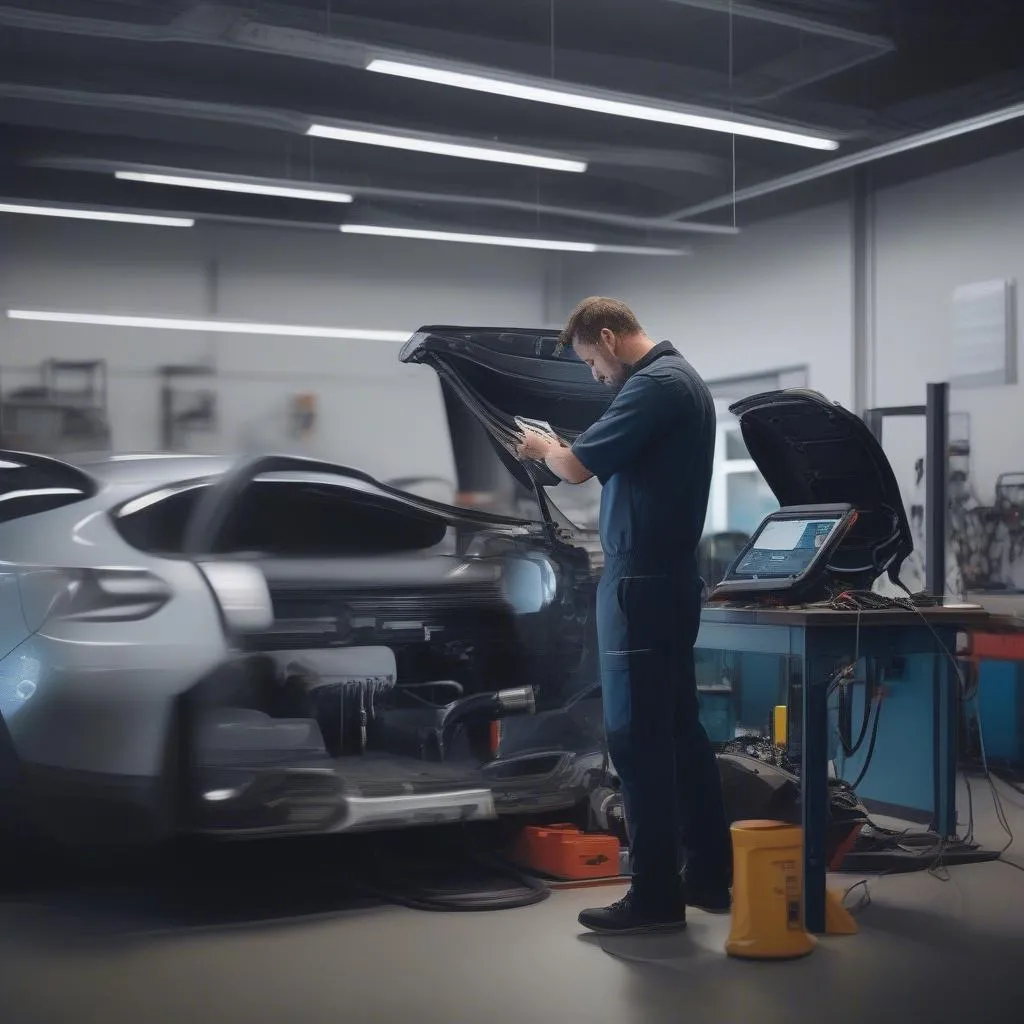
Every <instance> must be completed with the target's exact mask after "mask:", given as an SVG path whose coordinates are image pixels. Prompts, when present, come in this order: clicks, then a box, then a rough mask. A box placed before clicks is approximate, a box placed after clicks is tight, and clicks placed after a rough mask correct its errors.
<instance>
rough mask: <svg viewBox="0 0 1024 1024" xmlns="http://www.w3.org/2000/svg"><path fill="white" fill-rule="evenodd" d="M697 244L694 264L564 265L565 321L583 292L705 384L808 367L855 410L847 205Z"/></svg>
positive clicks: (813, 381)
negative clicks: (669, 346) (628, 315)
mask: <svg viewBox="0 0 1024 1024" xmlns="http://www.w3.org/2000/svg"><path fill="white" fill-rule="evenodd" d="M694 238H695V242H694V246H695V252H694V255H693V256H690V257H682V258H667V257H665V258H655V257H613V256H600V257H572V258H567V259H565V260H564V261H563V264H562V269H561V282H560V295H561V310H560V314H565V313H567V312H568V310H569V309H571V308H572V306H573V305H575V303H576V302H577V301H578V300H580V299H582V298H585V297H586V296H587V295H595V294H596V295H612V296H614V297H616V298H620V299H622V300H623V301H624V302H626V303H628V304H629V305H630V306H631V307H632V308H633V309H634V310H635V311H636V314H637V316H638V317H639V318H640V320H641V322H642V323H643V324H644V326H645V328H646V329H647V331H648V332H649V333H650V334H651V335H652V336H653V337H655V338H659V339H660V338H669V339H671V340H672V341H673V343H674V344H675V345H676V347H677V348H679V349H680V351H681V352H682V353H683V354H684V355H685V356H686V357H687V358H688V359H689V360H690V361H691V362H692V363H693V364H694V366H695V367H696V368H697V370H698V371H699V372H700V373H701V374H703V376H705V377H706V378H708V379H715V378H723V377H735V376H746V375H748V374H755V373H757V372H759V371H769V370H776V369H780V368H783V367H789V366H797V365H803V364H807V365H808V367H809V370H810V386H811V387H813V388H815V389H817V390H819V391H821V392H823V393H824V394H826V395H828V396H829V397H830V398H832V399H833V400H835V401H839V402H842V403H843V404H844V405H849V403H850V401H851V397H852V384H851V381H852V375H851V366H852V362H851V359H852V356H851V351H852V350H851V330H852V294H851V281H852V273H853V270H852V263H851V259H852V246H851V241H850V208H849V206H848V205H847V204H835V205H831V206H826V207H820V208H818V209H814V210H809V211H806V212H803V213H800V214H798V215H795V216H791V217H786V218H780V219H778V220H775V221H769V222H766V223H763V224H758V225H755V226H754V227H752V228H750V229H748V230H745V231H744V232H743V233H742V234H741V235H739V236H737V237H724V238H716V239H714V240H713V241H703V240H702V238H701V236H694Z"/></svg>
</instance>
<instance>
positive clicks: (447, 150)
mask: <svg viewBox="0 0 1024 1024" xmlns="http://www.w3.org/2000/svg"><path fill="white" fill-rule="evenodd" d="M306 134H307V135H311V136H314V137H316V138H321V139H334V140H336V141H337V142H354V143H359V144H362V145H366V146H384V147H386V148H388V149H404V150H407V151H410V152H414V153H433V154H434V155H436V156H453V157H459V158H461V159H464V160H487V161H490V162H491V163H497V164H514V165H517V166H520V167H537V168H540V169H542V170H546V171H569V172H573V173H576V174H582V173H583V172H584V171H585V170H586V169H587V165H586V163H585V162H583V161H582V160H567V159H565V158H563V157H554V156H542V155H541V154H539V153H524V152H519V151H517V150H512V149H492V148H490V147H489V146H470V145H466V144H464V143H457V142H444V141H442V140H440V139H425V138H416V137H415V136H412V135H392V134H389V133H385V132H367V131H361V130H358V129H355V128H336V127H334V126H333V125H327V124H313V125H310V127H309V128H308V129H307V130H306Z"/></svg>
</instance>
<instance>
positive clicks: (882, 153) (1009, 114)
mask: <svg viewBox="0 0 1024 1024" xmlns="http://www.w3.org/2000/svg"><path fill="white" fill-rule="evenodd" d="M1021 117H1024V103H1015V104H1012V105H1011V106H1008V107H1001V108H1000V109H998V110H991V111H989V112H987V113H985V114H979V115H977V116H976V117H968V118H965V119H964V120H962V121H955V122H953V123H952V124H947V125H943V126H942V127H941V128H933V129H931V130H930V131H926V132H919V133H917V134H916V135H910V136H907V137H905V138H902V139H895V140H894V141H892V142H886V143H884V144H883V145H881V146H872V147H871V148H870V149H863V150H861V151H860V152H859V153H851V154H850V155H849V156H844V157H839V158H838V159H837V160H826V161H825V162H824V163H820V164H818V165H817V166H815V167H809V168H807V170H804V171H798V172H797V173H796V174H787V175H784V176H783V177H781V178H774V179H772V180H771V181H765V182H762V183H761V184H760V185H752V186H751V187H750V188H744V189H740V190H739V191H737V192H735V193H733V192H730V193H728V194H726V195H721V196H718V197H717V198H716V199H709V200H708V201H707V202H704V203H696V204H694V205H693V206H688V207H686V208H685V209H683V210H678V211H676V212H675V213H673V214H670V215H669V216H670V217H671V218H673V219H682V218H686V217H698V216H700V215H701V214H704V213H710V212H711V211H712V210H721V209H723V208H725V207H728V206H732V205H733V204H734V203H743V202H747V201H748V200H750V199H759V198H760V197H761V196H767V195H771V194H772V193H773V192H781V191H783V190H784V189H787V188H793V187H795V186H797V185H805V184H807V183H808V182H811V181H816V180H817V179H819V178H824V177H827V176H828V175H831V174H839V173H840V172H842V171H849V170H852V169H853V168H855V167H862V166H863V165H865V164H871V163H875V162H876V161H878V160H884V159H885V158H886V157H890V156H898V155H899V154H901V153H909V152H910V151H911V150H914V149H921V148H923V147H925V146H931V145H934V144H935V143H937V142H946V141H948V140H949V139H955V138H957V136H960V135H968V134H970V133H971V132H977V131H983V130H984V129H986V128H994V127H995V126H996V125H1000V124H1005V123H1006V122H1007V121H1015V120H1017V119H1018V118H1021Z"/></svg>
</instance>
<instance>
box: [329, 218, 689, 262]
mask: <svg viewBox="0 0 1024 1024" xmlns="http://www.w3.org/2000/svg"><path fill="white" fill-rule="evenodd" d="M341 230H342V231H343V232H344V233H345V234H347V235H376V236H378V237H382V238H414V239H420V240H423V241H430V242H465V243H468V244H470V245H497V246H507V247H509V248H514V249H545V250H550V251H554V252H582V253H595V252H617V253H629V254H632V255H637V256H685V255H687V254H688V253H687V250H686V249H665V248H660V247H656V246H643V245H603V244H600V243H598V242H570V241H563V240H560V239H553V238H529V237H525V236H518V235H480V234H469V233H466V232H461V231H434V230H427V229H424V228H394V227H386V226H384V225H378V224H342V225H341Z"/></svg>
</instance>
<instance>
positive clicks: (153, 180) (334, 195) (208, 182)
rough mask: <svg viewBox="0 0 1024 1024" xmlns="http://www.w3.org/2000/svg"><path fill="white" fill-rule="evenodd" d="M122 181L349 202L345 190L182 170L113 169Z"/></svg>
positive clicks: (287, 197)
mask: <svg viewBox="0 0 1024 1024" xmlns="http://www.w3.org/2000/svg"><path fill="white" fill-rule="evenodd" d="M114 177H115V178H120V179H121V181H144V182H147V183H148V184H151V185H180V186H181V187H183V188H208V189H213V190H214V191H216V192H244V193H245V194H247V195H254V196H282V197H283V198H285V199H315V200H319V201H320V202H323V203H351V202H352V197H351V196H350V195H349V194H348V193H346V192H330V191H328V190H326V189H315V188H297V187H292V186H291V185H263V184H258V183H257V182H245V181H228V180H225V179H222V178H193V177H189V176H188V175H184V174H149V173H146V172H143V171H115V172H114Z"/></svg>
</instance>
